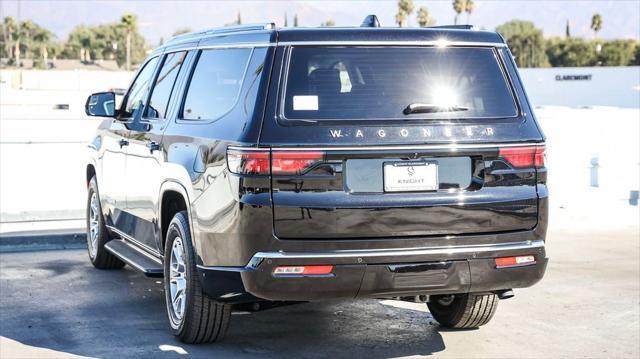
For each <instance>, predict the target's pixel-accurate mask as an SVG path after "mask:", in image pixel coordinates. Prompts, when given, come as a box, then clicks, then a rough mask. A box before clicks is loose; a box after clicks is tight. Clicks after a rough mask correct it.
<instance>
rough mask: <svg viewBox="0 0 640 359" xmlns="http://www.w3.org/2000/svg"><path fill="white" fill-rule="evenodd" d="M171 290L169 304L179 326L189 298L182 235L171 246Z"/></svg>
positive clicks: (173, 318) (173, 322)
mask: <svg viewBox="0 0 640 359" xmlns="http://www.w3.org/2000/svg"><path fill="white" fill-rule="evenodd" d="M169 291H170V294H171V296H170V299H171V305H170V306H169V312H170V317H171V322H172V324H173V325H174V326H176V327H177V326H179V325H180V322H181V321H182V318H183V316H184V312H185V307H186V300H187V267H186V264H185V258H184V246H183V243H182V238H180V237H176V238H175V239H174V240H173V245H172V246H171V259H170V262H169Z"/></svg>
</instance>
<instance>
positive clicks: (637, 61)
mask: <svg viewBox="0 0 640 359" xmlns="http://www.w3.org/2000/svg"><path fill="white" fill-rule="evenodd" d="M629 65H631V66H640V42H636V51H635V55H634V56H633V59H632V60H631V62H630V63H629Z"/></svg>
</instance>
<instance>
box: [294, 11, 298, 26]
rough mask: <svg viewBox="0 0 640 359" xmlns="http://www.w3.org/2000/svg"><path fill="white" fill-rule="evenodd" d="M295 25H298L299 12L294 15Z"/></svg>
mask: <svg viewBox="0 0 640 359" xmlns="http://www.w3.org/2000/svg"><path fill="white" fill-rule="evenodd" d="M293 27H298V14H295V15H293Z"/></svg>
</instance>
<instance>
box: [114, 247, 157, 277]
mask: <svg viewBox="0 0 640 359" xmlns="http://www.w3.org/2000/svg"><path fill="white" fill-rule="evenodd" d="M104 247H105V248H106V249H107V250H108V251H109V252H111V253H113V255H114V256H116V257H118V258H120V259H121V260H122V261H123V262H125V263H127V264H128V265H130V266H131V267H133V268H135V269H137V270H139V271H140V272H142V273H144V275H146V276H147V277H162V276H163V275H164V269H163V267H162V262H161V261H160V259H159V258H154V257H153V256H152V255H151V254H146V253H144V252H142V249H138V248H136V247H135V246H134V245H133V244H129V243H127V242H126V241H125V240H123V239H112V240H110V241H109V242H107V243H106V244H105V245H104Z"/></svg>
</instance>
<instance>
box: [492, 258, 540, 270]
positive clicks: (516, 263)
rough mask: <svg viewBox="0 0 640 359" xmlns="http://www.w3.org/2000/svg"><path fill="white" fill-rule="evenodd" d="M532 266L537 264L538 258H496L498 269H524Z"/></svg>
mask: <svg viewBox="0 0 640 359" xmlns="http://www.w3.org/2000/svg"><path fill="white" fill-rule="evenodd" d="M532 264H536V258H535V257H534V256H517V257H500V258H496V268H509V267H522V266H528V265H532Z"/></svg>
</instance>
